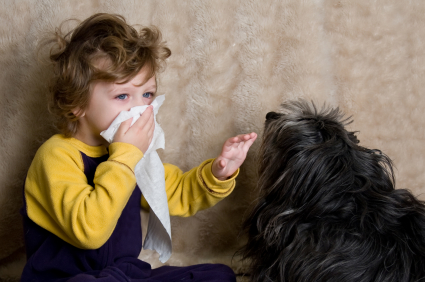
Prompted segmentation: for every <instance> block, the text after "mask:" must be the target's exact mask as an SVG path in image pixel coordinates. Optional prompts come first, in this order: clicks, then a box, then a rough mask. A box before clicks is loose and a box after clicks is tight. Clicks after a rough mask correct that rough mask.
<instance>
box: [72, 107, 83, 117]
mask: <svg viewBox="0 0 425 282" xmlns="http://www.w3.org/2000/svg"><path fill="white" fill-rule="evenodd" d="M72 113H73V114H74V116H76V117H78V118H81V117H83V116H85V115H86V112H85V111H83V110H82V109H81V108H80V107H77V108H75V109H73V110H72Z"/></svg>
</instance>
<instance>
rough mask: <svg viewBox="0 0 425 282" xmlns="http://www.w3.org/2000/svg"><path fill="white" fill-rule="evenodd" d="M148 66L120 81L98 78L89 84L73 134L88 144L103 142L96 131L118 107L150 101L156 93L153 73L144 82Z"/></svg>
mask: <svg viewBox="0 0 425 282" xmlns="http://www.w3.org/2000/svg"><path fill="white" fill-rule="evenodd" d="M147 73H148V69H147V68H146V67H143V68H142V70H141V71H140V72H139V73H138V74H137V75H136V76H135V77H134V78H133V79H131V80H130V81H128V82H127V83H124V84H117V83H113V82H104V81H99V82H95V83H94V84H93V86H92V93H91V97H90V100H89V104H88V106H87V108H86V109H85V111H84V113H83V114H82V116H81V117H80V119H79V120H78V129H77V133H76V135H75V137H76V138H77V139H80V140H81V141H83V142H85V143H86V144H88V145H94V146H96V145H101V144H105V140H104V139H103V138H102V137H101V136H100V132H102V131H103V130H106V129H107V128H108V127H109V126H110V125H111V123H112V121H113V120H114V119H115V118H116V117H117V116H118V114H119V113H120V112H121V111H128V110H130V108H132V107H136V106H143V105H150V104H151V103H152V101H153V100H154V95H155V93H156V81H155V76H153V77H151V78H150V79H149V80H148V81H147V82H146V83H145V84H143V85H141V86H138V85H140V84H141V83H142V82H143V81H144V80H145V78H146V75H147Z"/></svg>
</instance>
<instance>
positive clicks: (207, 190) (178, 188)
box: [142, 133, 257, 217]
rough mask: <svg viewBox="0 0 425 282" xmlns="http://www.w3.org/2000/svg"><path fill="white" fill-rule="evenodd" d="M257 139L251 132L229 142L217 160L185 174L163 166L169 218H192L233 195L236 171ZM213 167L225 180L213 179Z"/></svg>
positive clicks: (208, 161)
mask: <svg viewBox="0 0 425 282" xmlns="http://www.w3.org/2000/svg"><path fill="white" fill-rule="evenodd" d="M256 137H257V134H255V133H251V134H246V135H239V136H236V137H232V138H230V139H228V140H227V141H226V142H225V143H224V146H223V151H222V153H221V154H220V156H219V157H217V159H216V161H214V159H210V160H206V161H204V162H203V163H202V164H201V165H199V166H198V167H195V168H193V169H191V170H189V171H187V172H185V173H183V172H182V171H181V170H180V169H179V168H178V167H176V166H174V165H171V164H164V169H165V188H166V192H167V198H168V207H169V211H170V215H173V216H183V217H186V216H191V215H194V214H195V213H196V212H198V211H200V210H203V209H206V208H209V207H212V206H214V205H215V204H216V203H218V202H219V201H220V200H222V199H223V198H225V197H227V196H228V195H229V194H230V193H232V191H233V189H234V187H235V178H236V176H237V175H238V168H239V166H240V165H241V164H242V163H243V161H244V160H245V157H246V153H247V151H248V149H249V147H250V146H251V145H252V143H253V142H254V141H255V139H256ZM214 164H215V165H217V170H218V172H217V173H218V174H220V175H223V176H222V177H223V178H225V179H224V180H220V179H218V178H217V177H215V176H214V174H213V170H214V169H213V166H214ZM142 205H143V207H144V208H145V209H147V208H148V205H147V202H146V201H145V200H144V199H143V200H142Z"/></svg>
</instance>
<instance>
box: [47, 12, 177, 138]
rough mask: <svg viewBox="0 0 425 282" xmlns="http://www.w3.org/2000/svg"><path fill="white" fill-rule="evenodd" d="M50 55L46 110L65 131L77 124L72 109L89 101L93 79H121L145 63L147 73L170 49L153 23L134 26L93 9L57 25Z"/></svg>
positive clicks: (125, 79)
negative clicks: (67, 26)
mask: <svg viewBox="0 0 425 282" xmlns="http://www.w3.org/2000/svg"><path fill="white" fill-rule="evenodd" d="M51 43H54V44H53V46H52V47H51V49H50V60H51V62H52V63H53V66H54V77H53V80H52V83H51V85H50V92H51V95H50V97H51V98H50V103H49V110H50V111H51V112H52V113H53V114H55V115H56V116H57V117H58V120H57V127H58V129H59V130H60V131H61V132H62V133H63V134H64V135H65V136H67V137H70V136H72V135H73V134H75V132H76V130H77V120H78V113H77V114H74V113H73V112H75V110H76V109H78V110H79V111H83V110H84V109H85V108H86V107H87V105H88V102H89V98H90V86H91V84H92V82H94V81H99V80H103V81H110V82H119V83H126V82H128V81H129V80H131V79H132V78H133V77H134V76H135V75H137V73H138V72H139V71H140V70H141V69H142V67H143V66H148V67H149V69H150V75H148V76H147V78H146V80H148V79H149V78H151V77H152V76H154V75H155V74H156V73H157V72H159V71H161V70H162V69H163V68H164V66H165V59H166V58H168V57H169V56H170V55H171V51H170V49H169V48H167V46H166V45H165V42H164V41H162V38H161V32H160V31H159V30H158V29H157V28H156V27H150V28H148V27H144V28H142V29H141V30H140V31H139V32H138V31H137V30H136V29H135V28H134V27H132V26H130V25H128V24H127V23H126V21H125V19H124V18H123V17H122V16H120V15H114V14H106V13H99V14H95V15H93V16H91V17H89V18H88V19H86V20H85V21H83V22H81V23H80V24H79V25H78V26H77V27H76V28H75V29H73V30H72V31H70V32H69V33H67V34H63V33H62V31H61V28H59V29H57V30H56V32H55V35H54V38H52V39H51V40H48V41H45V43H44V44H51Z"/></svg>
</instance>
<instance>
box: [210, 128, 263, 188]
mask: <svg viewBox="0 0 425 282" xmlns="http://www.w3.org/2000/svg"><path fill="white" fill-rule="evenodd" d="M255 139H257V133H255V132H251V133H250V134H241V135H238V136H236V137H232V138H229V139H227V141H226V142H224V145H223V149H222V151H221V154H220V156H218V157H217V158H216V159H215V161H214V163H213V164H212V173H213V174H214V176H215V177H216V178H217V179H219V180H226V179H227V178H228V177H229V176H231V175H232V174H233V173H235V171H236V170H237V169H238V168H239V167H240V166H241V165H242V163H243V162H244V161H245V158H246V154H247V153H248V150H249V148H250V147H251V145H252V143H254V141H255Z"/></svg>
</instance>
